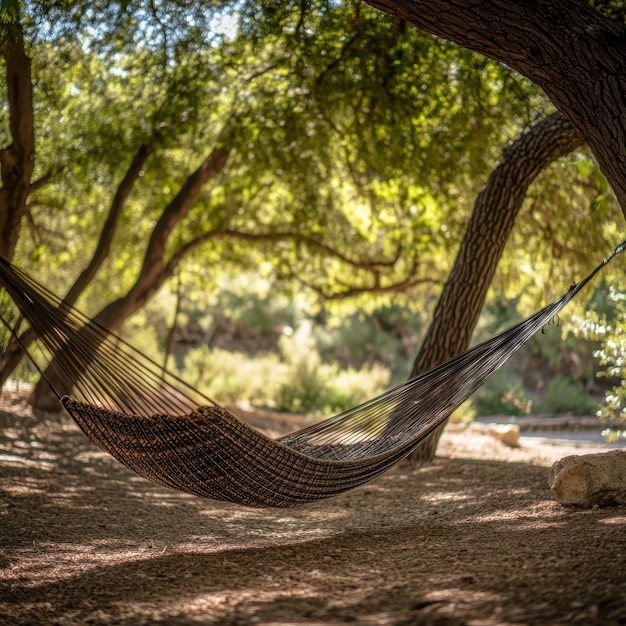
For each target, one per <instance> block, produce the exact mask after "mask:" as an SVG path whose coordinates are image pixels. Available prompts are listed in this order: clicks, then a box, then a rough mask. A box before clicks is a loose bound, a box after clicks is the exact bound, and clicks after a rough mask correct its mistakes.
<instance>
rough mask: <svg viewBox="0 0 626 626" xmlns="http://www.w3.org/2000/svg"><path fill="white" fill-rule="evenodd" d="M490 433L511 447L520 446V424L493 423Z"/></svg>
mask: <svg viewBox="0 0 626 626" xmlns="http://www.w3.org/2000/svg"><path fill="white" fill-rule="evenodd" d="M489 434H490V435H491V436H492V437H494V438H495V439H497V440H498V441H501V442H502V443H503V444H504V445H506V446H510V447H511V448H519V425H518V424H491V425H490V426H489Z"/></svg>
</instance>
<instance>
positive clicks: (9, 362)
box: [0, 143, 156, 389]
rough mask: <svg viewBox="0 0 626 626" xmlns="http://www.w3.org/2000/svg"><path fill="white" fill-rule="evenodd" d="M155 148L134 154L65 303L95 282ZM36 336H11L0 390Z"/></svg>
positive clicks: (1, 364) (29, 333)
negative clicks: (124, 211)
mask: <svg viewBox="0 0 626 626" xmlns="http://www.w3.org/2000/svg"><path fill="white" fill-rule="evenodd" d="M155 148H156V143H152V144H151V145H148V146H143V145H142V146H140V148H139V150H138V151H137V153H136V154H135V156H134V158H133V160H132V162H131V164H130V166H129V168H128V170H127V172H126V174H125V176H124V178H123V179H122V182H121V183H120V184H119V186H118V188H117V191H116V193H115V196H114V198H113V201H112V202H111V206H110V208H109V214H108V215H107V219H106V221H105V223H104V226H103V228H102V232H101V233H100V239H99V240H98V245H97V246H96V250H95V252H94V254H93V256H92V257H91V260H90V261H89V263H88V264H87V267H85V269H84V270H83V271H82V272H81V273H80V275H79V277H78V278H77V279H76V281H75V282H74V284H73V285H72V287H71V288H70V289H69V291H68V292H67V295H66V296H65V298H63V302H64V303H65V304H69V305H73V304H75V302H76V300H77V299H78V297H79V296H80V294H81V293H82V292H83V291H84V290H85V288H86V287H87V286H88V285H89V283H90V282H91V281H92V279H93V277H94V276H95V275H96V273H97V271H98V269H99V268H100V266H101V265H102V263H103V262H104V260H105V259H106V258H107V256H108V255H109V251H110V249H111V244H112V242H113V238H114V236H115V232H116V230H117V224H118V222H119V218H120V215H121V213H122V209H123V208H124V205H125V203H126V200H127V198H128V196H129V195H130V192H131V191H132V188H133V186H134V184H135V182H136V181H137V179H138V178H139V176H140V173H141V170H142V169H143V167H144V166H145V164H146V161H147V160H148V157H149V156H150V155H151V154H152V152H154V150H155ZM35 339H36V336H35V333H34V332H33V331H32V329H30V328H28V329H27V330H25V331H24V332H23V333H22V334H21V335H20V337H19V340H18V339H16V338H15V337H12V338H11V340H10V341H9V343H8V345H7V348H6V350H5V351H4V353H3V354H2V357H1V358H0V389H1V388H2V387H3V385H4V383H6V381H7V380H8V378H9V376H11V374H12V373H13V371H14V370H15V368H16V367H17V366H18V365H19V364H20V362H21V360H22V359H23V358H24V354H25V352H24V350H26V349H27V348H28V346H30V344H31V343H32V342H33V341H35Z"/></svg>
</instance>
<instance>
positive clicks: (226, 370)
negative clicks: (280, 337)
mask: <svg viewBox="0 0 626 626" xmlns="http://www.w3.org/2000/svg"><path fill="white" fill-rule="evenodd" d="M294 348H296V346H295V345H294V343H293V342H291V341H286V342H285V343H284V345H283V359H280V357H279V355H276V354H266V355H256V356H254V357H249V356H246V355H244V354H242V353H237V352H231V351H227V350H221V349H218V348H213V349H207V348H206V347H200V348H194V349H193V350H191V351H190V352H189V353H188V354H187V356H186V358H185V362H184V371H183V372H182V374H183V375H184V377H185V379H186V380H188V381H189V382H190V383H191V384H192V385H194V386H195V387H197V388H198V389H200V390H201V391H203V392H204V393H205V394H207V395H208V396H209V397H213V398H215V399H216V400H217V401H219V402H222V403H224V402H226V403H228V402H230V403H236V402H244V401H247V402H250V403H252V404H255V405H257V406H269V407H272V408H275V409H277V410H279V411H286V412H290V413H308V414H314V415H320V414H329V413H336V412H340V411H343V410H346V409H348V408H350V407H352V406H355V405H356V404H359V403H360V402H364V401H365V400H367V399H369V398H370V397H372V396H374V395H376V394H378V393H380V392H382V391H383V390H384V388H385V387H386V385H387V383H388V381H389V373H388V372H387V371H386V370H385V369H384V368H382V367H381V366H379V365H378V366H372V367H365V368H363V369H361V370H356V369H348V370H343V371H342V370H340V369H339V368H338V367H337V366H336V365H329V364H324V363H322V362H321V360H320V359H319V354H317V353H316V352H315V351H314V350H310V349H307V351H306V352H304V351H296V352H294ZM285 353H288V354H289V358H288V359H285V357H284V355H285Z"/></svg>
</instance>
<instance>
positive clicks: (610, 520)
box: [598, 515, 626, 528]
mask: <svg viewBox="0 0 626 626" xmlns="http://www.w3.org/2000/svg"><path fill="white" fill-rule="evenodd" d="M598 522H599V523H600V524H607V525H609V526H612V525H614V524H616V525H618V526H623V527H624V528H626V515H615V516H613V517H607V518H605V519H600V520H598Z"/></svg>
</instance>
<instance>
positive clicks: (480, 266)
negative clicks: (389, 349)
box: [411, 113, 582, 461]
mask: <svg viewBox="0 0 626 626" xmlns="http://www.w3.org/2000/svg"><path fill="white" fill-rule="evenodd" d="M581 144H582V138H581V136H580V134H579V133H578V131H577V130H576V129H575V128H574V125H573V124H572V123H571V122H570V121H569V120H568V119H567V118H566V117H565V116H564V115H562V114H561V113H554V114H553V115H550V116H549V117H547V118H544V119H542V120H540V121H539V122H536V123H535V124H533V125H532V126H530V127H529V128H527V129H526V130H525V131H524V133H522V135H521V136H520V137H519V138H518V139H516V140H515V141H514V142H513V143H511V144H510V145H509V146H507V147H506V148H505V150H504V153H503V155H502V158H501V159H500V161H499V162H498V163H497V165H496V167H495V168H494V170H493V172H492V173H491V175H490V176H489V178H488V180H487V182H486V184H485V186H484V187H483V188H482V190H481V191H480V193H479V194H478V198H477V199H476V203H475V205H474V211H473V213H472V216H471V218H470V222H469V224H468V227H467V231H466V233H465V236H464V237H463V241H462V243H461V247H460V249H459V253H458V256H457V259H456V261H455V264H454V267H453V268H452V271H451V272H450V275H449V277H448V280H447V281H446V284H445V286H444V288H443V292H442V294H441V297H440V299H439V302H438V304H437V307H436V308H435V312H434V315H433V320H432V322H431V325H430V327H429V329H428V332H427V333H426V337H425V339H424V343H423V345H422V348H421V350H420V352H419V354H418V356H417V359H416V360H415V363H414V365H413V371H412V372H411V375H412V376H415V375H416V374H419V373H421V372H424V371H426V370H428V369H430V368H432V367H435V366H436V365H438V364H439V363H442V362H444V361H446V360H448V359H450V358H452V357H453V356H455V355H456V354H458V353H459V352H462V351H463V350H465V349H466V348H467V347H468V346H469V343H470V339H471V336H472V332H473V330H474V326H475V325H476V321H477V320H478V316H479V314H480V311H481V309H482V306H483V304H484V301H485V296H486V295H487V290H488V289H489V285H490V284H491V281H492V279H493V276H494V274H495V271H496V267H497V265H498V261H499V260H500V256H501V255H502V251H503V250H504V247H505V245H506V242H507V240H508V238H509V235H510V233H511V231H512V229H513V226H514V224H515V219H516V217H517V215H518V213H519V210H520V207H521V206H522V203H523V201H524V198H525V196H526V192H527V190H528V187H529V186H530V184H531V183H532V182H533V180H535V178H536V177H537V176H538V175H539V174H540V173H541V172H542V171H543V170H544V169H545V168H546V167H547V166H548V165H550V163H552V162H553V161H555V160H556V159H558V158H559V157H561V156H564V155H566V154H568V153H569V152H571V151H572V150H574V149H576V148H577V147H579V146H580V145H581ZM442 430H443V426H442V428H441V429H439V430H438V431H436V432H435V433H433V435H432V436H431V437H430V438H429V439H428V440H426V441H425V442H424V444H423V445H422V446H421V447H420V448H419V449H418V450H417V451H416V452H415V453H413V455H412V457H411V458H412V459H413V460H420V461H425V460H432V458H433V457H434V455H435V449H436V446H437V442H438V441H439V437H440V435H441V431H442Z"/></svg>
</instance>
